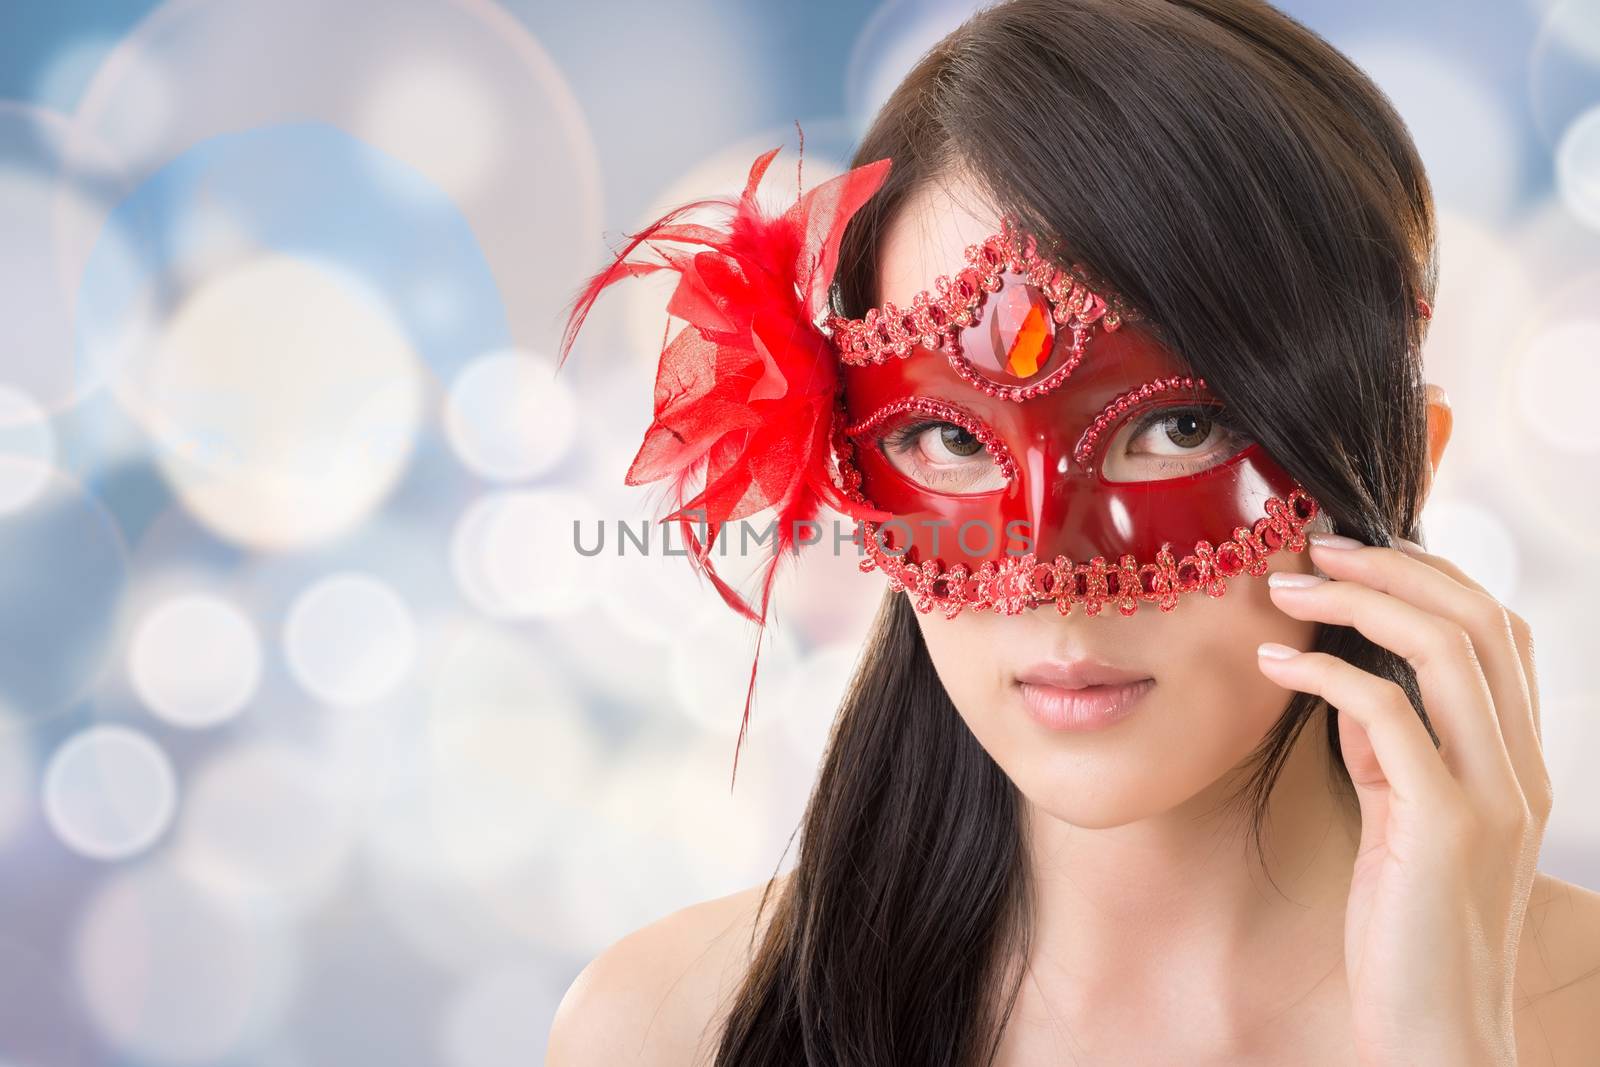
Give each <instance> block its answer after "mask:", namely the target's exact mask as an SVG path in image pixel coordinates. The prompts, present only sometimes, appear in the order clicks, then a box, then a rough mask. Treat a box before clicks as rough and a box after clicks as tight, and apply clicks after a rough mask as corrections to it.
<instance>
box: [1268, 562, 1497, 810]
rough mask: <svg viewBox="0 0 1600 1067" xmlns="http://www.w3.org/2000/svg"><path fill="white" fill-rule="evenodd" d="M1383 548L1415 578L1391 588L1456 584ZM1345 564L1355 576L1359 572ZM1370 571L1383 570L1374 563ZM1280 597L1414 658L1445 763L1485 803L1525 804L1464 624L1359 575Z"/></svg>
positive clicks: (1303, 614)
mask: <svg viewBox="0 0 1600 1067" xmlns="http://www.w3.org/2000/svg"><path fill="white" fill-rule="evenodd" d="M1378 551H1380V552H1382V553H1384V554H1385V555H1387V556H1388V557H1389V560H1390V561H1391V562H1393V563H1400V564H1404V567H1405V569H1407V570H1409V571H1410V572H1411V575H1410V576H1409V577H1408V578H1401V579H1393V578H1391V580H1390V582H1389V584H1390V585H1391V587H1394V586H1399V587H1401V588H1406V589H1407V591H1408V592H1411V593H1413V595H1415V587H1417V586H1419V585H1425V584H1427V583H1428V582H1429V581H1430V580H1431V581H1436V582H1449V579H1448V578H1445V577H1444V576H1443V575H1440V574H1439V573H1438V572H1436V571H1433V570H1432V569H1431V568H1429V567H1427V566H1426V565H1425V564H1422V563H1419V562H1417V561H1415V560H1408V559H1406V558H1405V557H1404V556H1401V555H1400V554H1399V553H1397V552H1394V551H1392V550H1390V549H1380V550H1378ZM1328 566H1335V565H1333V564H1329V565H1328ZM1344 569H1345V570H1346V572H1347V573H1352V574H1353V572H1354V570H1355V568H1353V567H1345V568H1344ZM1367 569H1368V571H1369V572H1372V571H1376V570H1377V568H1376V567H1373V566H1371V565H1370V564H1369V566H1368V568H1367ZM1424 572H1425V574H1424ZM1279 573H1280V574H1281V573H1282V572H1279ZM1329 573H1330V574H1332V573H1334V571H1332V570H1330V571H1329ZM1426 575H1432V579H1429V578H1427V577H1426ZM1274 577H1277V576H1276V575H1275V576H1274ZM1450 584H1451V585H1454V583H1453V582H1451V583H1450ZM1456 588H1457V589H1458V590H1460V587H1459V586H1456ZM1460 591H1461V592H1462V593H1465V590H1460ZM1272 599H1273V602H1274V603H1276V604H1277V605H1278V607H1279V608H1281V609H1282V610H1283V611H1285V612H1286V613H1288V614H1290V615H1292V616H1294V617H1295V618H1297V619H1315V620H1317V621H1320V622H1326V623H1331V624H1335V625H1339V626H1351V627H1354V628H1355V629H1356V630H1358V631H1360V632H1361V633H1362V634H1365V635H1366V636H1367V637H1368V638H1369V639H1371V640H1372V641H1374V642H1376V643H1377V644H1379V645H1382V646H1383V647H1384V648H1387V649H1390V650H1391V651H1393V652H1394V653H1395V654H1396V655H1399V656H1402V657H1404V658H1405V659H1406V660H1408V661H1409V662H1410V663H1411V664H1412V665H1413V666H1414V667H1415V668H1416V672H1417V685H1418V687H1419V688H1420V689H1421V691H1422V701H1423V707H1425V708H1426V709H1427V712H1428V717H1429V718H1430V719H1431V720H1432V722H1433V724H1434V729H1435V730H1436V731H1437V733H1438V734H1439V738H1440V756H1441V757H1442V758H1443V759H1444V762H1445V764H1446V765H1447V766H1448V767H1449V768H1450V770H1451V771H1452V772H1453V773H1454V774H1456V775H1457V776H1458V777H1460V778H1462V779H1463V781H1464V782H1465V783H1466V784H1467V785H1468V786H1469V787H1470V791H1471V792H1472V793H1473V794H1475V795H1478V796H1480V797H1482V798H1483V801H1484V803H1486V804H1493V805H1504V804H1505V803H1506V802H1507V801H1508V800H1510V799H1512V798H1515V800H1516V802H1517V803H1518V804H1519V805H1520V804H1521V802H1522V795H1521V790H1520V787H1519V785H1518V783H1517V778H1516V774H1515V772H1514V771H1513V769H1512V767H1511V761H1510V758H1509V757H1508V755H1507V753H1506V746H1505V742H1504V741H1503V740H1502V739H1501V737H1500V726H1499V723H1498V722H1497V721H1496V719H1495V712H1494V704H1493V699H1492V697H1491V695H1490V692H1489V687H1488V684H1487V683H1486V682H1485V680H1484V677H1483V672H1482V670H1481V669H1480V667H1479V664H1478V661H1477V659H1476V658H1475V657H1474V653H1473V645H1472V638H1471V637H1470V635H1469V634H1468V633H1467V631H1466V630H1465V629H1463V628H1462V627H1461V626H1460V625H1459V624H1458V623H1456V622H1455V621H1454V620H1452V619H1450V618H1448V617H1446V616H1444V615H1437V614H1434V613H1432V612H1430V611H1425V610H1423V609H1422V608H1419V607H1417V606H1416V605H1415V604H1412V603H1410V602H1409V601H1407V600H1404V599H1402V598H1401V597H1400V596H1399V595H1395V594H1392V593H1389V592H1385V591H1383V590H1381V589H1375V588H1373V587H1371V586H1369V585H1366V584H1364V583H1363V582H1362V581H1360V580H1356V579H1354V578H1353V577H1352V578H1351V579H1349V580H1340V579H1339V578H1337V577H1336V578H1334V579H1332V580H1328V579H1323V580H1320V581H1317V582H1315V584H1312V585H1310V586H1306V587H1290V586H1282V585H1274V586H1272Z"/></svg>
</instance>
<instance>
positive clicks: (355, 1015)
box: [0, 0, 1600, 1067]
mask: <svg viewBox="0 0 1600 1067" xmlns="http://www.w3.org/2000/svg"><path fill="white" fill-rule="evenodd" d="M1283 6H1284V7H1286V9H1287V10H1289V11H1290V12H1291V13H1292V14H1294V15H1295V16H1297V17H1298V18H1300V19H1302V20H1303V21H1305V22H1306V23H1307V24H1309V25H1310V26H1311V27H1313V28H1314V29H1316V30H1317V31H1319V32H1321V33H1322V34H1324V35H1325V36H1326V37H1328V38H1329V39H1330V40H1331V41H1333V42H1334V43H1335V44H1336V45H1337V46H1339V47H1340V48H1342V49H1343V50H1345V51H1346V52H1347V53H1349V54H1350V55H1351V56H1352V57H1353V58H1355V59H1356V61H1357V62H1359V63H1360V64H1361V65H1362V66H1363V67H1364V68H1365V69H1366V70H1368V71H1369V72H1370V73H1371V74H1372V75H1373V77H1374V78H1375V79H1376V80H1377V81H1378V82H1379V83H1380V84H1381V85H1382V86H1383V87H1384V89H1385V90H1386V91H1387V92H1388V93H1389V94H1390V95H1391V97H1392V98H1393V100H1394V101H1395V103H1396V104H1397V105H1398V107H1399V109H1400V111H1401V112H1402V114H1403V115H1404V117H1405V118H1406V120H1407V122H1408V124H1409V125H1410V127H1411V129H1412V132H1413V135H1414V136H1415V138H1416V140H1417V142H1418V144H1419V145H1420V147H1421V150H1422V152H1423V155H1424V157H1425V159H1426V162H1427V165H1428V169H1429V172H1430V174H1431V177H1432V180H1433V182H1434V189H1435V192H1436V196H1437V203H1438V208H1439V212H1440V218H1441V224H1442V252H1443V275H1442V288H1441V292H1440V297H1439V300H1438V304H1437V309H1436V317H1435V321H1434V324H1433V327H1432V331H1431V336H1430V339H1429V342H1428V350H1427V360H1428V370H1429V376H1430V378H1431V379H1432V380H1434V381H1437V382H1439V383H1440V384H1442V385H1443V386H1444V387H1445V388H1446V389H1447V391H1448V392H1449V395H1450V397H1451V399H1452V401H1453V403H1454V407H1455V412H1456V431H1455V438H1454V441H1453V443H1452V445H1451V448H1450V451H1449V453H1448V456H1447V458H1446V461H1445V463H1444V466H1443V469H1442V471H1441V472H1440V477H1439V481H1438V484H1437V488H1436V492H1435V494H1434V497H1433V499H1432V501H1431V502H1430V505H1429V508H1428V512H1427V520H1426V532H1427V539H1428V541H1429V544H1430V547H1432V548H1433V549H1434V550H1436V551H1440V552H1443V553H1444V554H1445V555H1447V556H1450V557H1451V558H1453V559H1455V560H1456V561H1457V562H1459V563H1460V564H1462V565H1463V566H1464V567H1465V568H1466V569H1467V570H1468V571H1469V572H1470V573H1472V574H1474V575H1475V576H1477V577H1478V578H1479V579H1480V580H1481V581H1483V582H1484V583H1485V584H1487V585H1488V586H1489V587H1490V588H1491V590H1492V591H1494V592H1495V593H1496V594H1497V595H1498V596H1500V597H1501V598H1502V599H1503V600H1504V601H1506V602H1507V603H1508V604H1509V605H1510V606H1512V607H1513V608H1514V609H1515V610H1516V611H1518V612H1520V613H1522V614H1523V615H1525V616H1526V617H1527V618H1528V619H1529V620H1530V621H1531V622H1532V624H1533V627H1534V631H1535V633H1536V635H1537V638H1538V656H1539V669H1540V678H1541V688H1542V691H1543V706H1544V713H1543V718H1544V733H1545V742H1546V750H1547V756H1548V759H1549V762H1550V765H1551V769H1552V772H1553V774H1554V777H1555V781H1556V787H1557V806H1556V810H1555V814H1554V817H1553V819H1552V822H1551V825H1550V829H1549V834H1548V837H1547V841H1546V846H1545V852H1544V856H1543V866H1544V868H1545V869H1546V870H1548V871H1550V872H1551V873H1553V874H1556V875H1558V876H1560V877H1564V878H1567V879H1570V880H1573V881H1577V882H1579V883H1582V884H1585V885H1588V886H1591V887H1600V814H1597V813H1600V775H1596V774H1595V773H1594V767H1595V765H1596V762H1597V761H1600V697H1597V695H1596V694H1597V692H1600V689H1597V687H1596V685H1595V681H1594V674H1593V671H1594V668H1595V663H1596V653H1597V652H1600V645H1597V641H1596V636H1595V633H1596V630H1595V625H1594V622H1593V611H1594V608H1595V604H1596V594H1597V593H1600V582H1597V580H1596V579H1597V574H1600V534H1597V531H1600V495H1597V494H1596V491H1595V489H1596V478H1595V472H1596V469H1597V468H1600V418H1597V417H1596V414H1595V410H1594V402H1595V399H1596V398H1597V397H1600V309H1597V304H1600V3H1597V2H1595V0H1584V2H1578V3H1561V4H1556V3H1544V2H1539V0H1473V2H1470V3H1464V2H1461V0H1425V2H1424V0H1411V2H1408V3H1404V4H1395V3H1391V2H1377V0H1291V2H1288V3H1286V4H1284V5H1283ZM971 10H972V5H971V4H970V3H955V2H894V0H891V2H885V3H867V2H857V3H846V2H841V0H832V2H812V3H806V4H778V3H772V4H761V5H757V4H749V3H745V2H742V0H674V2H673V3H670V4H664V3H660V2H655V0H599V2H596V3H589V4H556V3H542V2H535V0H504V2H500V3H496V2H492V0H456V2H445V0H340V2H338V3H327V2H324V0H167V2H164V3H153V2H149V0H124V2H116V3H112V2H105V3H92V2H89V0H9V2H7V3H5V4H3V5H0V233H3V238H4V239H3V243H0V1063H4V1064H6V1065H8V1067H46V1065H48V1067H55V1065H63V1067H67V1065H70V1067H80V1065H88V1064H117V1065H135V1064H152V1065H155V1064H226V1065H252V1067H319V1065H327V1067H335V1065H338V1067H349V1065H352V1064H383V1065H385V1067H412V1065H415V1067H424V1065H427V1067H433V1065H439V1067H513V1065H514V1067H525V1065H526V1064H528V1063H533V1062H539V1061H540V1059H541V1057H542V1053H543V1049H544V1045H545V1040H546V1036H547V1031H548V1026H549V1021H550V1018H551V1016H552V1014H553V1012H554V1010H555V1007H556V1005H557V1003H558V1002H559V999H560V997H561V995H562V993H563V992H564V991H565V989H566V988H567V986H568V984H569V983H570V982H571V980H572V979H573V978H574V977H575V975H576V974H577V973H578V971H579V970H580V969H581V968H582V966H583V965H584V964H585V963H586V962H587V961H588V960H589V959H590V958H591V957H592V956H593V955H595V954H596V953H597V952H598V951H599V950H600V949H602V948H603V947H605V946H606V945H607V944H609V943H610V942H611V941H614V940H615V939H616V938H618V937H620V936H622V935H623V934H625V933H627V932H628V931H630V930H632V929H635V928H637V927H638V926H641V925H643V924H645V923H647V922H649V921H650V920H652V919H655V918H658V917H660V916H662V915H665V914H666V913H668V912H670V911H673V910H675V909H677V908H679V907H682V906H684V905H687V904H689V903H692V902H695V901H698V900H703V899H706V898H708V897H713V896H720V895H722V894H725V893H731V892H734V891H735V890H738V889H742V888H744V887H746V886H749V885H751V884H754V883H755V882H757V881H759V880H761V879H763V878H765V877H767V876H768V875H770V874H772V873H774V872H775V871H776V870H780V869H784V868H787V866H788V865H789V864H790V863H792V860H793V851H792V849H790V850H789V851H788V852H787V853H786V852H785V849H786V848H787V847H788V846H790V844H791V833H792V831H793V830H794V828H795V825H796V820H797V819H798V817H799V815H800V812H801V810H802V808H803V805H804V802H805V798H806V792H807V789H808V787H809V785H810V782H811V778H812V776H813V773H814V770H815V767H816V762H817V759H818V755H819V752H820V750H821V746H822V741H823V737H824V734H825V731H826V729H827V726H828V722H829V718H830V716H831V714H832V711H833V707H834V703H835V701H836V699H837V696H838V693H839V691H840V688H841V686H842V684H843V680H844V678H845V675H846V673H847V671H848V670H849V668H850V666H851V663H852V661H853V659H854V655H855V650H856V649H857V647H858V646H859V643H860V641H861V638H862V636H863V633H864V631H865V629H866V626H867V623H868V620H869V618H870V615H871V612H872V610H873V608H874V606H875V604H876V602H877V600H878V598H879V596H880V594H881V590H882V579H881V577H880V576H878V575H876V574H873V575H870V576H861V575H858V574H856V573H855V572H854V561H853V560H852V559H851V558H850V557H849V556H848V555H841V556H838V557H831V556H830V555H829V554H828V553H825V552H818V553H813V554H812V555H811V557H809V558H808V559H807V560H806V562H805V563H804V565H803V567H802V568H801V569H800V570H799V571H792V570H791V571H790V572H789V573H787V574H786V576H785V578H784V579H783V581H782V582H781V584H780V588H779V591H778V603H779V608H778V613H777V618H776V623H775V625H774V626H773V627H772V629H771V630H770V631H769V633H768V637H767V639H766V643H765V645H764V648H763V653H762V672H761V681H760V689H759V698H758V702H757V705H756V710H755V714H754V719H753V722H752V732H751V734H750V736H749V737H748V738H747V740H746V743H745V747H744V749H743V751H742V753H741V757H740V762H739V774H738V780H737V783H736V786H735V787H734V788H733V789H732V790H731V791H730V787H729V772H730V768H731V759H732V755H733V746H734V738H735V735H736V729H737V724H738V717H739V711H740V709H741V707H742V696H743V683H744V680H745V677H744V676H745V672H746V671H747V669H748V664H749V655H750V651H751V642H752V632H751V630H750V628H749V627H748V626H746V625H745V624H743V623H741V622H739V621H738V620H737V619H735V618H734V617H733V616H732V614H731V613H730V612H728V611H727V610H726V609H725V608H723V607H722V605H721V603H720V602H719V601H718V600H717V598H716V597H715V596H714V595H713V594H711V593H710V591H709V589H708V588H705V587H700V586H698V585H697V583H696V581H695V580H694V579H693V577H692V576H691V575H690V574H689V572H688V569H687V567H686V566H685V565H684V564H683V561H682V560H676V559H674V560H663V559H661V558H660V556H659V552H657V553H656V554H655V555H652V556H650V557H642V556H640V555H638V554H637V553H634V554H631V555H629V556H625V557H623V558H620V559H619V558H617V557H615V556H614V555H611V554H609V553H608V554H605V555H602V556H598V557H594V558H592V559H588V558H582V557H579V556H577V555H576V554H575V553H574V552H573V551H572V549H571V544H570V521H571V519H572V518H573V517H575V516H577V517H593V518H595V519H602V520H607V521H610V520H619V519H625V520H628V521H634V522H635V523H636V521H637V519H639V518H642V517H644V516H648V515H651V514H654V513H655V511H654V509H655V507H656V504H657V503H658V500H657V499H656V498H655V497H653V496H652V495H651V494H650V493H649V492H648V491H633V490H625V489H624V487H623V486H622V484H621V482H622V474H623V471H624V470H625V469H626V466H627V463H628V461H629V459H630V458H631V456H632V453H633V451H634V449H635V448H636V447H637V445H638V442H639V440H640V437H641V435H642V433H643V429H644V427H645V426H646V424H647V422H648V418H649V410H648V405H649V397H650V378H651V371H652V368H653V359H654V354H655V352H656V351H657V349H658V348H659V345H660V342H661V335H662V331H663V328H664V327H665V326H666V320H665V316H664V313H663V311H662V300H663V297H664V295H665V289H664V288H663V287H662V286H659V285H655V286H653V285H652V282H653V281H654V280H653V279H649V280H643V281H640V282H637V283H633V284H632V288H631V289H630V287H629V286H622V287H619V289H617V290H614V291H613V292H611V293H610V294H608V295H607V296H606V297H605V298H604V300H602V302H601V304H600V305H599V306H598V308H597V310H596V311H595V313H594V315H593V316H592V317H591V320H590V323H589V326H588V328H587V330H586V333H585V336H584V340H583V342H582V343H581V344H580V346H579V347H578V349H577V350H576V351H575V354H574V356H573V359H572V360H571V362H569V363H568V364H567V366H566V367H565V368H563V370H562V371H561V373H560V374H559V375H556V374H553V373H552V369H553V364H552V358H551V357H552V351H553V347H554V342H555V340H556V337H557V333H558V328H559V324H560V316H561V311H562V307H563V305H564V303H565V302H566V300H567V299H568V298H569V297H570V296H571V295H572V291H573V289H574V288H575V286H576V285H577V284H578V283H579V281H580V280H581V279H582V278H583V277H584V276H585V274H586V273H587V272H589V271H592V270H594V269H596V268H597V267H598V266H599V265H600V264H601V262H602V258H603V256H604V254H605V250H606V248H607V246H608V245H610V246H614V245H616V244H617V243H618V242H619V239H620V235H621V234H622V233H623V232H625V231H630V230H633V229H637V228H638V227H639V226H641V225H642V224H643V223H644V222H646V221H648V220H649V219H650V218H653V217H655V216H656V215H657V214H659V213H660V212H661V211H662V210H664V209H665V208H666V207H668V206H671V205H675V204H677V203H680V202H682V201H684V200H686V199H688V198H690V197H693V196H699V195H702V194H707V193H721V192H730V193H731V192H733V191H734V190H735V189H736V188H737V187H738V185H739V183H740V182H741V180H742V178H743V175H744V172H745V170H746V169H747V168H748V166H749V163H750V161H751V160H752V159H753V158H754V157H755V155H757V154H758V153H759V152H761V151H763V150H765V149H768V148H772V147H776V146H779V145H787V146H788V147H787V149H786V151H785V153H784V154H783V155H781V156H780V157H779V160H778V163H777V165H775V166H774V168H773V170H772V172H770V174H769V178H768V185H767V190H768V191H769V192H770V193H771V195H772V196H773V197H774V198H776V199H775V200H774V202H778V201H781V200H786V199H788V198H792V196H793V195H794V190H795V183H796V182H797V181H802V180H803V182H804V186H805V187H806V188H810V187H812V186H814V185H815V184H818V183H819V182H821V181H823V180H825V179H826V178H827V177H829V176H831V175H832V174H835V173H838V172H839V170H840V169H841V167H842V164H843V162H844V160H845V159H846V158H847V157H848V153H849V151H850V149H851V147H852V145H853V143H854V141H855V139H856V138H857V137H858V136H859V134H860V132H861V131H862V130H863V129H864V126H865V124H866V122H867V121H868V119H869V117H870V116H871V115H872V114H873V112H874V110H875V108H876V107H877V105H878V104H879V103H880V102H881V101H882V100H883V99H884V97H885V96H886V95H887V93H888V92H889V90H890V88H891V87H892V86H893V85H894V84H895V83H896V81H897V80H898V79H899V78H900V76H901V75H902V74H903V73H904V72H905V71H906V70H907V69H908V68H909V66H910V65H911V63H912V62H913V60H914V59H915V58H916V57H917V56H918V55H919V54H920V53H921V52H922V51H923V50H925V49H926V48H927V47H928V46H929V45H931V44H932V43H933V42H934V41H935V40H936V39H937V38H938V37H940V36H942V35H943V34H944V33H945V32H947V31H948V30H949V29H951V28H953V27H954V26H955V25H956V24H957V23H958V22H959V21H960V20H961V19H962V18H964V17H965V16H966V15H967V14H969V13H970V11H971ZM796 122H798V123H799V124H800V127H801V128H802V129H803V130H804V135H805V155H804V168H803V174H796V173H795V169H794V163H795V148H796V142H797V137H796V129H795V124H796ZM657 547H658V549H659V542H658V543H657ZM741 565H742V564H741V562H740V561H738V560H735V559H732V558H730V559H729V560H728V561H727V562H726V564H725V566H726V567H727V568H728V569H731V570H733V571H734V572H736V573H737V572H738V571H739V569H740V567H741ZM797 573H798V574H803V575H804V577H805V581H804V582H803V583H802V582H797V581H795V580H794V576H795V574H797Z"/></svg>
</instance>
